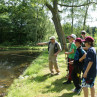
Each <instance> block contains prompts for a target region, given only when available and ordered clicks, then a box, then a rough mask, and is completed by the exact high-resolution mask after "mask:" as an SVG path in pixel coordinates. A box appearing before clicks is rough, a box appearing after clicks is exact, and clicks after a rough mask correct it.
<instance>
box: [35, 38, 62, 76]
mask: <svg viewBox="0 0 97 97" xmlns="http://www.w3.org/2000/svg"><path fill="white" fill-rule="evenodd" d="M49 39H50V41H49V42H43V43H38V44H37V45H48V52H49V69H50V72H51V75H54V70H53V67H54V68H55V70H56V72H57V73H56V74H57V75H58V74H59V72H60V70H59V67H58V64H57V55H58V54H59V52H60V51H61V46H60V45H59V43H58V42H57V41H56V39H55V36H51V37H50V38H49Z"/></svg>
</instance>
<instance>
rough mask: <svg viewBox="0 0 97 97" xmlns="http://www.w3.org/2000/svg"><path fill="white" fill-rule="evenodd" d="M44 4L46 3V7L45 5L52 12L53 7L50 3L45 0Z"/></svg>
mask: <svg viewBox="0 0 97 97" xmlns="http://www.w3.org/2000/svg"><path fill="white" fill-rule="evenodd" d="M45 5H46V7H47V8H48V9H49V10H50V11H51V12H53V7H52V6H51V5H50V4H48V3H47V2H46V3H45Z"/></svg>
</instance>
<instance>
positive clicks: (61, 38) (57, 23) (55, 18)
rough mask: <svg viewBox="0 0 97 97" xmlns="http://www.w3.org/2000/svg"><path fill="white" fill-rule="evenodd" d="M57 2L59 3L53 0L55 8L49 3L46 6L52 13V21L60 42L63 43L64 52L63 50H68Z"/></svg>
mask: <svg viewBox="0 0 97 97" xmlns="http://www.w3.org/2000/svg"><path fill="white" fill-rule="evenodd" d="M57 2H58V1H57V0H53V7H52V6H51V5H50V4H48V3H46V6H47V7H48V8H49V10H50V11H51V13H52V20H53V22H54V25H55V29H56V32H57V35H58V38H59V41H60V43H61V46H62V50H63V49H65V50H67V45H66V39H65V33H64V32H63V30H62V26H61V23H60V17H59V14H58V7H57Z"/></svg>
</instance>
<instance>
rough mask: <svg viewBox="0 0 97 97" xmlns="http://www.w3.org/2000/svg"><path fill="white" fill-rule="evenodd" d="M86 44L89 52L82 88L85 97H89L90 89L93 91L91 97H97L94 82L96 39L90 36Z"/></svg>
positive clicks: (86, 39)
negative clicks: (94, 45)
mask: <svg viewBox="0 0 97 97" xmlns="http://www.w3.org/2000/svg"><path fill="white" fill-rule="evenodd" d="M84 42H85V46H86V47H87V48H88V50H87V55H86V59H85V64H84V70H83V81H82V87H83V91H84V97H88V87H89V88H90V91H91V97H95V89H94V81H95V78H96V50H95V48H94V47H93V42H94V39H93V38H92V37H90V36H88V37H86V38H85V40H84Z"/></svg>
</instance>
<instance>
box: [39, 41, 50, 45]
mask: <svg viewBox="0 0 97 97" xmlns="http://www.w3.org/2000/svg"><path fill="white" fill-rule="evenodd" d="M47 44H48V43H47V42H42V43H37V45H47Z"/></svg>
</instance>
